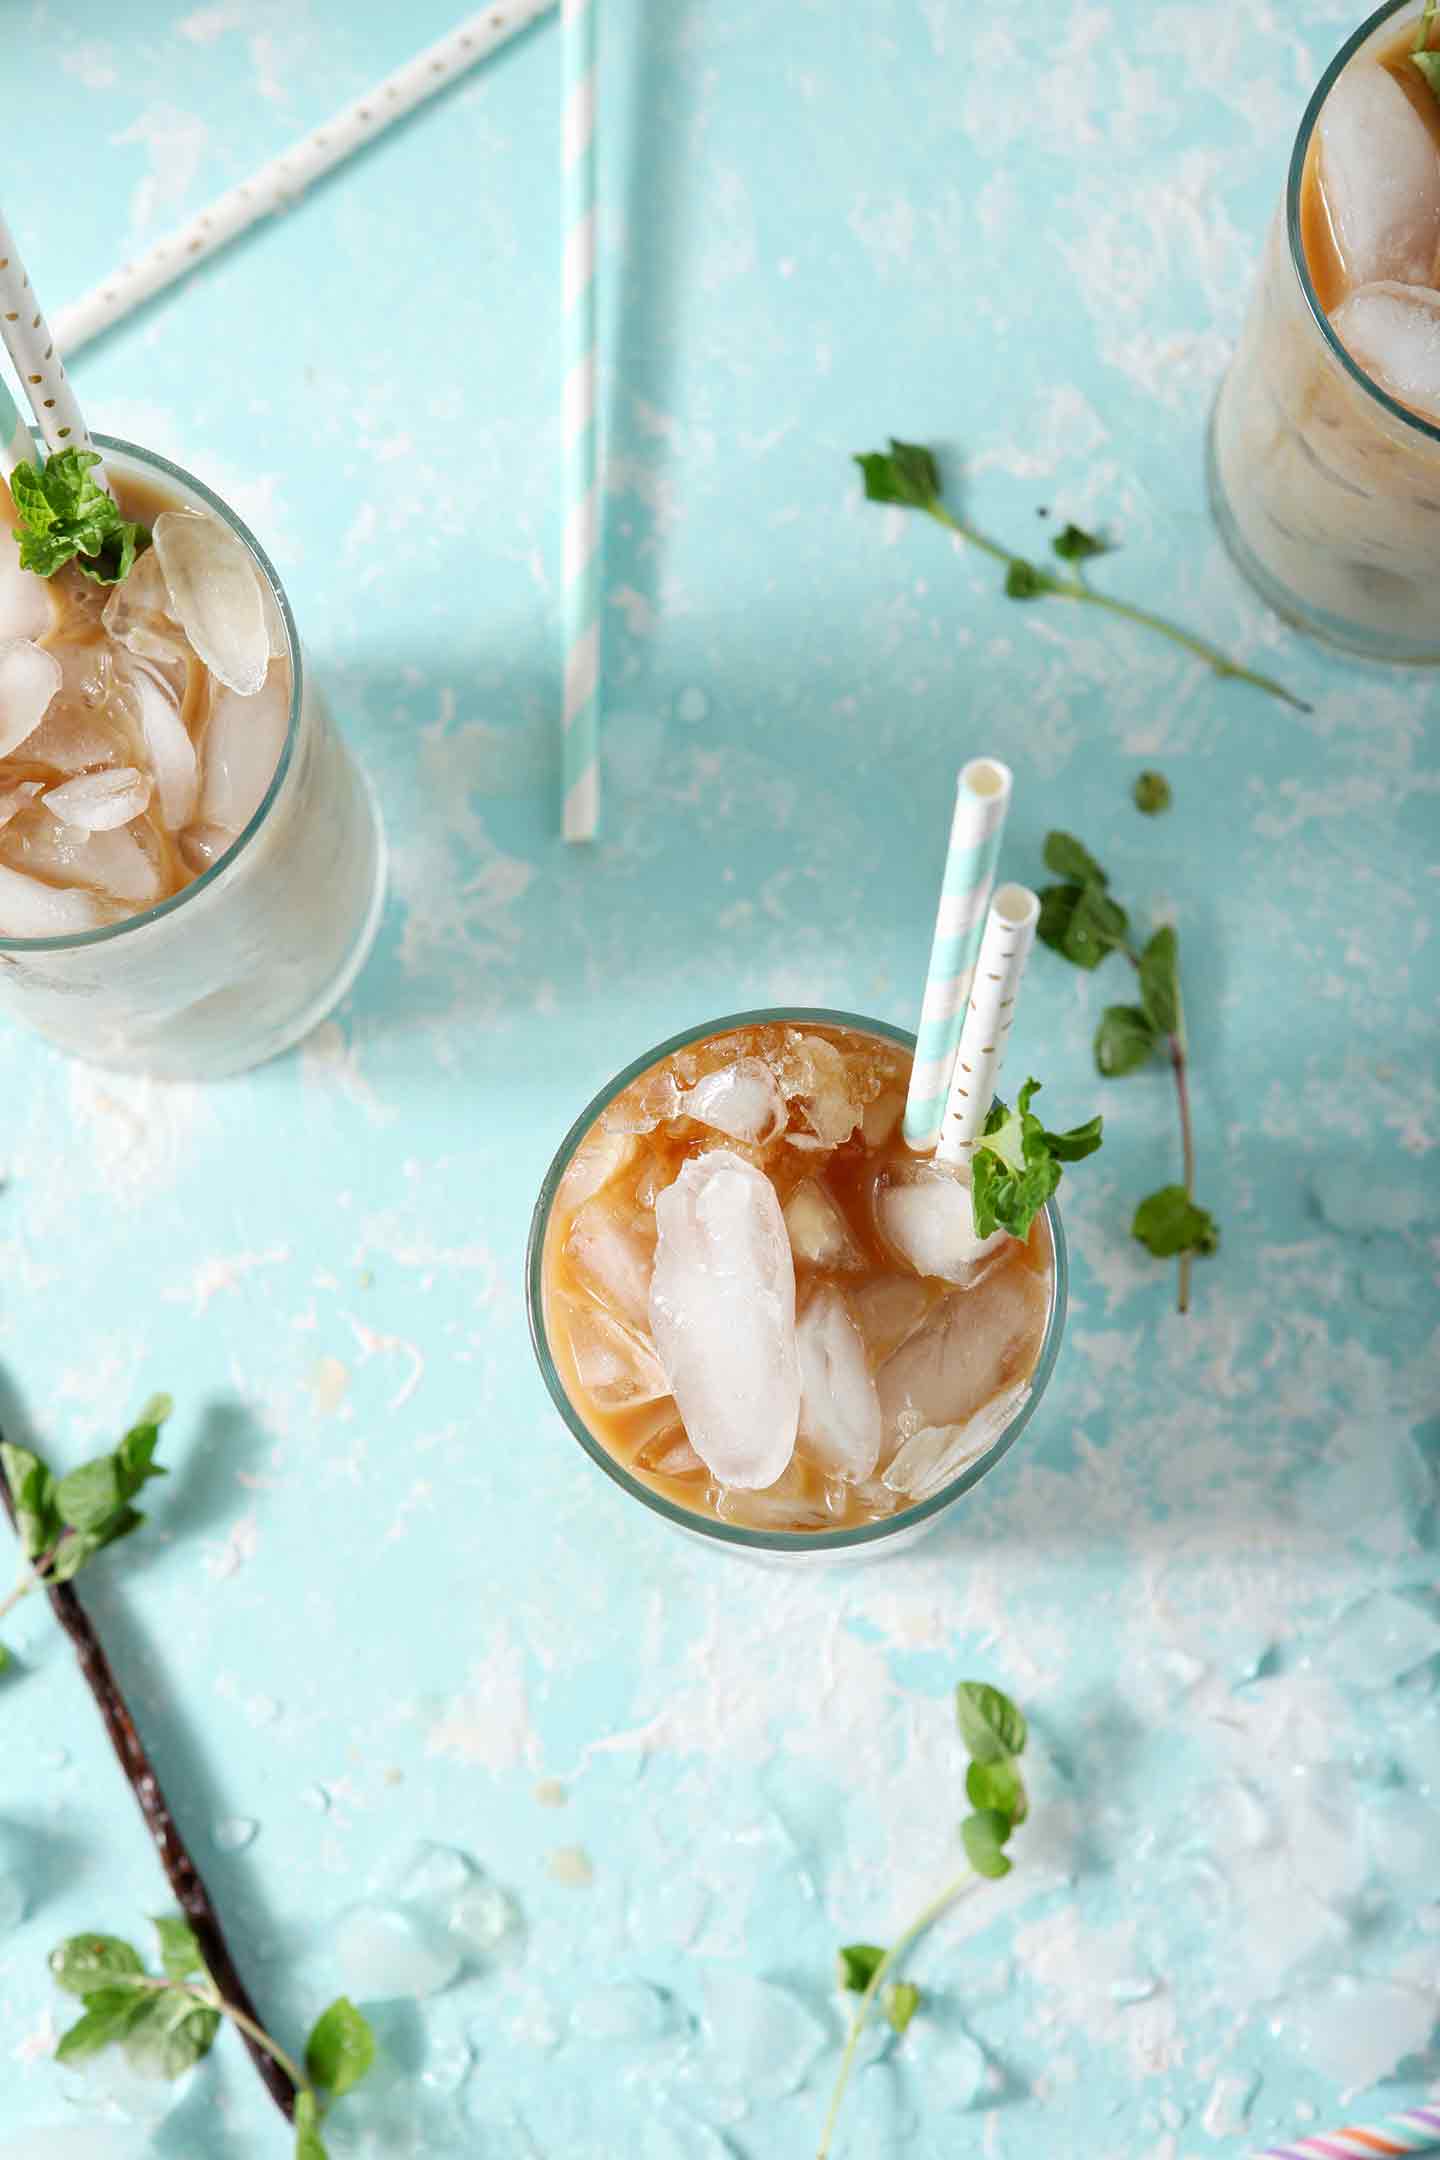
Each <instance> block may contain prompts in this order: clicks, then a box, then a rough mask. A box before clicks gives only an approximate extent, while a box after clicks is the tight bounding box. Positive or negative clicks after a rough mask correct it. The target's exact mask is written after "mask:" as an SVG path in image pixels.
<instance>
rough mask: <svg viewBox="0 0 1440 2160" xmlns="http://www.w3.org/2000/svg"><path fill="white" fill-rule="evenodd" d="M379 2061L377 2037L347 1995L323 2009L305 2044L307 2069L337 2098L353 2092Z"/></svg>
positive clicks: (316, 2081)
mask: <svg viewBox="0 0 1440 2160" xmlns="http://www.w3.org/2000/svg"><path fill="white" fill-rule="evenodd" d="M374 2060H375V2035H374V2033H373V2032H372V2031H371V2030H370V2026H369V2023H368V2021H367V2020H366V2019H365V2018H364V2017H362V2016H361V2014H360V2012H359V2011H358V2010H357V2009H356V2007H355V2005H354V2003H352V2002H351V2001H350V1998H349V1997H348V1996H347V1995H341V1996H338V1997H337V1998H336V2000H335V2001H334V2002H333V2003H331V2005H330V2007H329V2009H328V2010H322V2011H321V2013H320V2015H319V2017H318V2018H317V2019H316V2020H315V2023H314V2025H313V2027H312V2028H311V2032H310V2038H309V2039H308V2040H307V2041H306V2043H305V2069H306V2073H307V2075H308V2076H309V2077H311V2078H312V2079H313V2080H314V2082H315V2083H316V2084H317V2085H323V2086H325V2087H327V2088H328V2090H329V2092H330V2095H331V2097H332V2098H333V2099H336V2100H338V2099H339V2098H340V2095H341V2094H342V2093H347V2092H349V2090H350V2088H351V2086H352V2085H358V2084H359V2082H360V2080H361V2078H363V2077H364V2075H365V2073H366V2071H367V2070H368V2069H369V2068H370V2065H371V2064H372V2063H373V2062H374Z"/></svg>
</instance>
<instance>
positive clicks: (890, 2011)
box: [880, 1980, 920, 2033]
mask: <svg viewBox="0 0 1440 2160" xmlns="http://www.w3.org/2000/svg"><path fill="white" fill-rule="evenodd" d="M880 2007H881V2009H882V2010H883V2011H884V2012H885V2015H886V2017H887V2018H888V2019H889V2020H890V2024H891V2026H892V2028H893V2029H894V2031H896V2032H897V2033H903V2032H904V2030H905V2028H906V2026H907V2025H908V2024H909V2023H910V2020H911V2018H913V2017H914V2015H915V2012H916V2011H917V2010H918V2009H919V2007H920V1990H919V1988H918V1987H916V1985H915V1983H914V1981H913V1980H892V1981H891V1982H890V1985H889V1986H888V1987H884V1988H882V1989H881V1990H880Z"/></svg>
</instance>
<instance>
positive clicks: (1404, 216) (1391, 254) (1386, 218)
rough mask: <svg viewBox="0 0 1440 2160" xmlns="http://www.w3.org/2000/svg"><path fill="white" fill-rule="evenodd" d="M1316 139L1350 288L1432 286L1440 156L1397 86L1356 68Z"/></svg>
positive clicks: (1371, 69)
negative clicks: (1385, 281) (1383, 282)
mask: <svg viewBox="0 0 1440 2160" xmlns="http://www.w3.org/2000/svg"><path fill="white" fill-rule="evenodd" d="M1319 135H1320V181H1321V186H1322V188H1323V191H1324V196H1325V208H1326V210H1327V212H1328V214H1329V222H1330V230H1331V232H1332V233H1333V234H1334V236H1335V245H1336V247H1337V249H1338V251H1339V255H1340V261H1341V265H1342V267H1343V269H1344V272H1345V280H1346V283H1347V284H1349V285H1368V284H1370V283H1371V282H1372V280H1374V279H1376V278H1398V279H1400V280H1401V281H1402V283H1404V284H1406V285H1428V284H1430V282H1431V281H1432V279H1433V277H1434V275H1435V268H1436V255H1437V252H1440V150H1437V149H1436V146H1435V139H1434V137H1433V136H1432V134H1431V132H1430V130H1429V128H1428V127H1426V125H1425V122H1424V121H1423V120H1422V119H1421V117H1420V115H1419V113H1418V112H1417V111H1416V110H1415V107H1414V106H1413V105H1412V104H1411V102H1410V100H1409V98H1408V97H1407V96H1406V95H1405V92H1404V91H1403V90H1402V89H1401V87H1400V85H1399V83H1397V82H1396V81H1395V79H1394V77H1393V76H1391V75H1390V74H1388V73H1387V71H1386V70H1385V69H1384V68H1382V67H1380V66H1378V65H1377V64H1374V63H1371V64H1368V65H1367V64H1364V63H1358V62H1352V64H1351V65H1350V66H1349V67H1347V68H1346V69H1345V70H1344V72H1343V74H1342V75H1341V76H1340V78H1339V80H1338V82H1337V83H1336V84H1335V86H1334V88H1333V89H1332V90H1331V92H1330V95H1329V97H1328V98H1327V99H1326V100H1325V104H1324V106H1323V108H1322V110H1321V114H1320V126H1319ZM1337 327H1338V325H1337ZM1341 334H1342V336H1343V335H1344V333H1343V332H1342V333H1341ZM1346 343H1347V344H1348V343H1349V340H1348V338H1347V339H1346Z"/></svg>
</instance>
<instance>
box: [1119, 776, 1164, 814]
mask: <svg viewBox="0 0 1440 2160" xmlns="http://www.w3.org/2000/svg"><path fill="white" fill-rule="evenodd" d="M1130 799H1131V801H1132V802H1133V803H1134V805H1135V808H1136V809H1137V810H1138V811H1139V812H1140V815H1141V816H1142V817H1159V815H1160V813H1161V811H1162V810H1168V809H1169V808H1170V805H1171V803H1172V802H1173V801H1174V800H1175V798H1174V795H1173V794H1172V792H1171V788H1170V783H1169V781H1168V780H1167V779H1166V778H1165V775H1164V773H1163V772H1142V773H1137V774H1136V776H1135V785H1134V787H1133V788H1131V790H1130Z"/></svg>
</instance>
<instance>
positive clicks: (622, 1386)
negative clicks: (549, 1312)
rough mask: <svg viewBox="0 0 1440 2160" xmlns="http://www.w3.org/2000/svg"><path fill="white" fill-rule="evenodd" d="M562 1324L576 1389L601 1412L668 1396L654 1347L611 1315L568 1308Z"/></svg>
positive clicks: (589, 1307)
mask: <svg viewBox="0 0 1440 2160" xmlns="http://www.w3.org/2000/svg"><path fill="white" fill-rule="evenodd" d="M562 1323H563V1325H564V1326H565V1327H566V1329H567V1331H568V1334H569V1337H570V1354H571V1356H572V1357H573V1358H574V1360H575V1370H576V1373H577V1374H578V1376H579V1380H580V1385H581V1386H582V1387H583V1388H584V1389H585V1391H586V1393H587V1394H588V1395H589V1396H590V1397H591V1398H592V1400H593V1401H594V1402H596V1403H597V1404H598V1405H599V1407H600V1408H601V1409H602V1410H627V1409H630V1408H633V1407H634V1406H635V1405H636V1404H638V1403H647V1402H657V1401H658V1400H659V1399H660V1397H661V1396H663V1395H668V1394H669V1393H670V1382H669V1380H668V1379H667V1378H666V1375H665V1371H664V1368H663V1366H662V1365H661V1363H660V1360H659V1358H658V1357H657V1356H656V1354H655V1346H654V1344H653V1343H651V1342H650V1341H649V1340H648V1338H647V1337H645V1336H643V1335H640V1334H637V1333H636V1331H635V1330H634V1329H633V1328H628V1327H626V1325H625V1323H624V1321H623V1320H617V1319H616V1318H615V1316H614V1314H613V1313H607V1312H602V1311H601V1310H600V1308H599V1307H598V1306H596V1305H579V1304H574V1303H567V1306H566V1309H565V1310H564V1311H563V1313H562Z"/></svg>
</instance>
